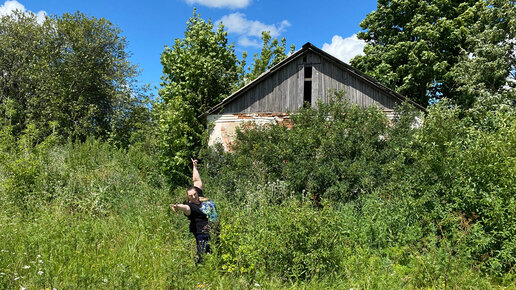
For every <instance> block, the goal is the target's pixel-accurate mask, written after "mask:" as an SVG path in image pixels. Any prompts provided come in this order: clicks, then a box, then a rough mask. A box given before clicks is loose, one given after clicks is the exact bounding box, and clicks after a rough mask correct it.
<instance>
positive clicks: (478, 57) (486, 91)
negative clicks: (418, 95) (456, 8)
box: [446, 0, 516, 108]
mask: <svg viewBox="0 0 516 290" xmlns="http://www.w3.org/2000/svg"><path fill="white" fill-rule="evenodd" d="M514 4H515V3H514V1H505V0H495V1H487V2H485V5H487V6H488V8H486V7H484V9H482V11H481V13H480V14H479V16H480V18H479V20H478V21H477V22H476V23H475V24H474V25H473V26H472V27H471V31H472V33H470V34H469V35H468V37H467V39H466V44H467V46H466V48H465V49H463V51H462V53H461V56H460V58H459V61H458V62H457V64H456V65H455V66H454V67H453V68H452V69H451V70H450V72H449V73H448V74H447V75H446V77H447V81H448V82H450V83H453V85H454V87H453V88H452V89H453V90H454V91H453V94H454V95H456V96H457V98H456V102H457V103H458V104H460V105H463V106H464V107H466V108H472V107H474V102H475V101H478V100H481V102H482V103H483V104H484V105H487V103H486V101H487V100H490V101H489V103H493V101H494V100H495V99H496V100H497V101H496V102H494V103H498V104H502V103H507V102H508V101H512V99H514V98H515V97H516V96H515V93H516V92H515V90H514V88H515V87H516V83H515V82H514V79H515V72H516V50H515V48H516V22H515V21H514V19H516V5H514ZM507 19H509V20H510V21H507ZM511 79H512V81H511Z"/></svg>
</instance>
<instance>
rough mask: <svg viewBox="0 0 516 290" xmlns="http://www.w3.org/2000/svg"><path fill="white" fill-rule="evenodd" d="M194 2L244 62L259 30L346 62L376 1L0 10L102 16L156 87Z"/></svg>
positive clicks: (36, 2) (199, 0) (4, 10)
mask: <svg viewBox="0 0 516 290" xmlns="http://www.w3.org/2000/svg"><path fill="white" fill-rule="evenodd" d="M194 7H196V8H197V12H198V13H200V14H201V17H202V18H204V19H208V18H209V19H211V20H212V22H214V23H217V22H218V21H222V22H223V23H224V25H225V26H226V30H227V31H228V33H229V35H228V37H229V41H230V42H234V43H235V51H236V53H237V56H238V57H239V58H241V57H242V52H243V51H246V52H247V53H248V54H249V58H248V60H247V63H248V65H250V64H252V56H253V55H254V53H257V52H258V53H259V51H260V47H261V39H260V35H261V31H263V30H268V31H271V34H272V35H273V36H274V37H278V38H281V37H285V38H286V40H287V45H288V46H290V45H291V44H294V45H295V46H296V50H297V49H300V48H301V46H302V45H303V44H305V43H306V42H311V43H312V44H314V45H315V46H317V47H319V48H321V49H323V50H325V51H327V52H329V53H330V54H333V55H335V56H336V57H338V58H340V59H342V60H344V61H346V62H348V61H349V59H350V58H351V57H353V56H355V55H356V54H359V53H361V52H362V49H363V42H362V41H359V40H357V39H356V37H355V36H354V35H355V34H356V33H357V32H358V31H360V27H359V24H360V22H361V21H362V20H363V19H364V18H365V16H366V15H367V14H368V13H370V12H371V11H373V10H375V9H376V0H362V1H345V0H329V1H305V0H298V1H293V0H278V1H274V0H168V1H154V0H148V1H141V0H139V1H136V0H17V1H4V0H0V15H5V14H9V13H12V12H11V11H12V10H13V9H19V10H23V11H26V12H32V13H35V14H37V15H39V16H40V17H44V15H61V14H63V13H65V12H70V13H74V12H76V11H80V12H82V13H84V14H86V15H87V16H94V17H97V18H101V17H104V18H106V19H108V20H110V21H111V22H112V23H114V24H115V25H117V26H118V27H119V28H120V29H121V30H122V35H124V36H125V37H126V38H127V40H128V42H129V47H128V50H129V51H130V52H131V53H132V57H131V61H132V62H133V63H134V64H137V65H138V66H139V68H140V69H141V70H142V72H141V74H140V76H139V77H138V79H139V81H140V82H141V83H142V84H147V83H148V84H151V86H154V87H157V88H159V86H160V78H161V76H162V66H161V63H160V55H161V53H162V52H163V49H164V47H165V45H168V46H171V45H172V44H173V41H174V39H176V38H182V37H183V35H184V34H183V33H184V31H185V28H186V21H187V20H188V18H189V17H191V16H192V14H193V8H194ZM153 92H154V93H156V92H157V91H156V90H153Z"/></svg>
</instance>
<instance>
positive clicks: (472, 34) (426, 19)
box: [351, 0, 515, 107]
mask: <svg viewBox="0 0 516 290" xmlns="http://www.w3.org/2000/svg"><path fill="white" fill-rule="evenodd" d="M514 11H515V7H514V3H513V1H510V0H500V1H498V0H496V1H478V0H471V1H437V2H435V1H434V2H427V1H419V2H418V1H379V2H378V7H377V10H376V11H373V12H372V13H370V14H368V15H367V16H366V18H365V19H364V20H363V21H362V23H361V25H360V26H361V27H362V28H363V29H364V30H366V31H364V32H360V33H359V34H358V37H359V38H360V39H363V40H365V41H366V43H367V44H366V47H365V48H364V53H365V55H364V56H357V57H356V58H354V59H353V60H352V62H351V63H352V65H353V66H355V67H357V68H358V69H361V70H362V71H364V72H366V73H367V74H369V75H371V76H373V77H375V78H376V79H378V80H380V82H382V83H383V84H385V85H387V86H389V87H391V88H393V89H395V90H396V91H398V92H399V93H401V94H403V95H405V96H407V97H409V98H411V99H412V100H414V101H417V102H418V103H420V104H422V105H424V106H426V105H427V104H428V101H429V100H435V99H440V98H442V97H446V98H449V99H452V100H454V101H456V102H458V103H460V104H462V105H465V106H468V107H470V106H471V104H472V103H473V102H474V98H475V97H476V95H475V94H473V93H472V92H471V91H468V90H471V89H474V88H475V87H476V86H481V87H483V86H485V87H486V88H488V89H489V90H490V91H496V90H498V89H500V88H501V87H502V86H503V84H504V83H505V78H507V77H508V76H509V75H510V72H511V70H513V69H514V54H513V52H514V42H513V41H512V39H514V36H515V34H514V33H515V30H514V23H513V21H512V20H511V19H513V14H514ZM470 53H471V54H472V55H473V58H471V55H470ZM472 62H473V63H474V64H469V63H472ZM479 64H482V65H479ZM511 65H512V67H511ZM456 66H457V67H456ZM486 67H489V68H490V69H489V73H488V74H485V73H486V71H485V69H486ZM472 71H477V72H476V73H475V76H474V78H471V73H472ZM482 74H484V75H482ZM467 79H469V80H467ZM465 82H466V83H465ZM477 82H479V83H477ZM470 84H475V86H470Z"/></svg>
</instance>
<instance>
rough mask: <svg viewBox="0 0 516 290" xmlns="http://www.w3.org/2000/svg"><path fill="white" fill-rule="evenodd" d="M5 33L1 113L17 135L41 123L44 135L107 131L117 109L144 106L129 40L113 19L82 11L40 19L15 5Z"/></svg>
mask: <svg viewBox="0 0 516 290" xmlns="http://www.w3.org/2000/svg"><path fill="white" fill-rule="evenodd" d="M0 34H1V35H2V37H1V38H0V71H1V76H0V116H1V118H2V121H3V124H9V125H11V126H12V130H13V133H14V134H15V136H19V135H20V134H22V131H23V130H25V129H26V128H27V126H28V125H29V124H34V125H35V126H36V127H37V128H38V129H39V133H38V136H37V140H38V141H41V140H43V139H44V138H45V137H46V136H49V135H50V134H52V133H57V134H58V135H59V136H62V137H64V138H68V137H70V138H72V139H80V140H85V139H86V137H87V136H95V137H102V138H106V137H107V136H108V135H109V134H111V132H112V131H113V128H112V126H113V122H114V120H116V119H117V115H120V114H121V112H122V111H124V112H128V111H131V110H132V109H133V108H134V107H138V106H139V100H137V98H136V97H135V96H134V95H133V94H132V89H131V88H132V86H133V84H132V82H133V78H134V76H135V75H136V68H135V67H134V66H133V65H131V64H130V63H129V62H128V57H129V54H128V53H127V52H126V46H127V41H126V40H125V38H124V37H122V36H121V35H120V34H121V32H120V29H119V28H117V27H116V26H114V25H113V24H112V23H110V22H109V21H108V20H106V19H104V18H100V19H96V18H94V17H91V18H88V17H86V16H84V15H83V14H81V13H79V12H77V13H75V14H67V13H65V14H63V15H62V16H61V17H57V16H56V17H53V18H50V17H47V18H46V19H45V21H44V22H43V23H42V24H38V23H37V22H36V17H35V15H32V14H24V13H15V14H14V15H11V16H2V18H1V21H0ZM120 122H121V121H120ZM115 132H119V131H116V130H115ZM119 133H120V132H119Z"/></svg>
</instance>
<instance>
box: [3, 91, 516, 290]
mask: <svg viewBox="0 0 516 290" xmlns="http://www.w3.org/2000/svg"><path fill="white" fill-rule="evenodd" d="M485 103H489V104H492V106H490V107H487V106H484V107H477V106H476V107H475V108H473V109H471V110H468V111H463V110H461V109H458V108H457V107H452V106H450V105H449V103H446V102H444V101H441V102H439V103H438V104H437V105H435V106H433V107H432V108H431V109H430V110H429V113H428V115H427V116H426V118H425V120H424V123H423V124H424V125H423V127H421V128H417V127H413V125H414V112H412V111H411V110H410V109H409V107H404V108H402V109H400V111H399V113H398V114H397V116H396V118H395V120H393V121H392V122H391V123H389V122H387V120H386V119H385V117H384V116H383V115H382V113H381V112H378V111H377V110H373V109H368V110H360V109H358V108H356V107H353V106H349V105H347V104H343V103H339V102H335V103H332V104H329V105H323V104H321V105H320V106H319V107H318V108H305V109H303V110H302V111H301V112H299V113H298V114H296V115H295V116H293V118H294V119H295V120H296V122H297V123H295V124H294V126H293V127H292V128H291V129H287V128H285V127H284V126H283V125H271V126H269V127H259V126H250V127H249V128H247V129H246V130H244V131H242V132H241V133H240V135H239V136H240V138H242V139H241V140H240V141H239V142H243V141H244V140H245V141H246V143H245V144H238V146H235V147H234V152H233V153H224V152H223V151H222V150H221V148H220V147H218V148H214V149H210V150H205V151H204V152H203V155H202V159H201V160H202V162H201V163H200V164H199V167H200V171H201V176H202V177H203V184H204V190H205V193H206V195H207V196H209V197H210V198H211V200H213V201H215V202H216V204H217V209H218V212H219V215H220V218H221V228H220V234H219V235H218V236H214V237H213V239H214V241H213V246H214V252H213V254H211V255H208V256H207V257H206V258H205V263H204V264H203V266H201V267H199V266H196V265H195V262H194V261H195V259H194V257H195V253H196V248H195V241H194V239H193V237H192V236H191V234H190V233H188V220H187V219H186V218H185V217H184V216H183V215H182V214H178V215H176V214H174V213H172V212H171V211H170V210H169V209H168V204H170V203H172V202H182V200H183V199H184V188H178V189H176V190H175V191H174V192H173V194H172V195H171V194H170V193H169V191H168V190H167V186H166V183H165V181H164V179H165V178H164V177H163V175H162V174H161V170H159V162H160V161H159V159H158V158H156V156H158V154H159V152H156V151H155V150H152V149H151V150H149V148H153V147H152V146H149V142H150V140H146V139H141V140H140V141H138V142H135V143H133V145H131V146H130V147H129V148H127V149H119V148H117V147H115V146H114V145H112V144H110V143H106V142H103V141H99V140H94V139H87V140H86V141H85V142H83V143H80V142H74V143H72V142H70V143H66V144H64V145H63V144H61V143H60V142H59V140H58V139H56V138H54V137H53V135H51V137H49V138H47V139H46V140H44V141H43V142H39V143H37V142H34V138H35V137H34V136H37V134H38V132H37V128H36V127H34V126H29V127H28V129H26V130H25V131H24V133H23V134H22V135H21V137H20V138H18V139H15V138H13V134H12V133H11V131H10V129H11V128H10V127H9V126H5V127H2V130H1V131H0V133H1V139H0V149H1V150H0V157H1V159H0V288H20V287H28V288H53V287H55V288H64V287H71V288H88V287H95V288H177V289H185V288H194V287H197V288H216V289H249V288H267V289H268V288H273V289H276V288H292V289H299V288H303V289H321V288H342V289H349V288H389V289H393V288H394V289H400V288H448V287H450V288H496V287H505V286H506V287H508V288H511V287H514V283H515V280H514V278H515V277H514V273H513V272H512V270H511V269H512V267H514V240H515V239H514V236H515V235H516V233H515V229H514V227H513V226H512V225H514V224H516V223H515V221H514V214H513V213H514V210H515V204H516V203H515V201H514V196H515V195H514V189H513V186H512V184H514V181H515V180H514V176H516V175H515V172H514V171H515V167H514V156H515V152H516V150H515V148H514V144H515V141H516V140H514V136H516V134H515V133H516V132H514V130H515V128H514V124H516V122H515V120H514V118H515V116H516V114H515V113H514V108H513V107H510V106H506V105H504V104H502V105H498V106H495V105H494V101H493V100H485ZM486 108H489V109H486ZM260 134H262V135H260ZM334 135H335V136H334ZM380 136H383V137H380ZM328 139H329V140H328ZM337 139H341V140H340V141H339V140H337ZM333 142H340V143H337V144H332V143H333ZM298 143H299V145H296V144H298ZM34 144H36V145H34ZM290 144H293V145H292V148H291V145H290ZM341 147H342V148H341ZM290 150H298V151H299V156H297V155H296V154H294V153H292V152H291V151H290ZM266 152H267V153H266ZM282 152H283V153H282ZM276 155H277V156H276ZM361 156H362V157H361ZM285 157H288V158H290V159H288V160H287V161H288V162H285V159H284V158H285ZM319 159H320V160H319ZM289 163H295V164H299V166H310V163H315V164H316V165H317V166H320V167H324V168H325V170H327V171H326V174H323V173H324V172H323V170H320V171H319V169H318V168H316V167H315V166H313V167H310V169H311V170H312V171H313V173H310V172H307V171H305V170H304V168H301V167H299V166H298V167H295V166H293V165H289ZM268 166H271V167H272V168H274V170H268ZM291 166H292V167H291ZM346 167H350V168H349V169H348V168H346ZM296 169H297V171H298V172H296ZM334 172H337V174H334ZM316 173H317V174H316ZM363 175H365V176H363ZM305 179H306V180H309V181H305ZM328 183H329V184H331V185H330V186H329V187H328V188H331V190H328V189H326V190H325V188H324V186H325V184H328ZM333 184H337V185H338V186H335V187H334V186H332V185H333ZM316 188H319V189H320V191H318V193H320V194H319V195H318V198H314V193H315V192H316V191H315V190H314V189H316ZM355 188H359V189H360V190H358V191H355Z"/></svg>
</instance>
